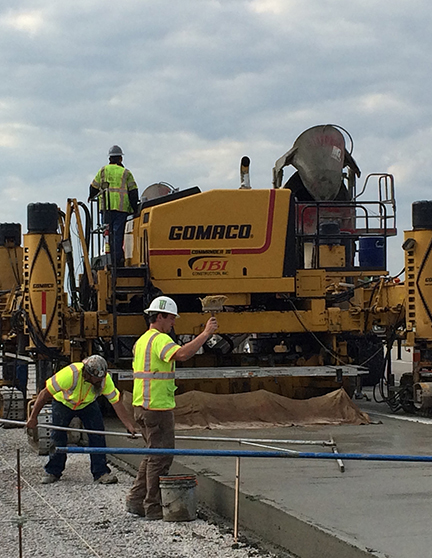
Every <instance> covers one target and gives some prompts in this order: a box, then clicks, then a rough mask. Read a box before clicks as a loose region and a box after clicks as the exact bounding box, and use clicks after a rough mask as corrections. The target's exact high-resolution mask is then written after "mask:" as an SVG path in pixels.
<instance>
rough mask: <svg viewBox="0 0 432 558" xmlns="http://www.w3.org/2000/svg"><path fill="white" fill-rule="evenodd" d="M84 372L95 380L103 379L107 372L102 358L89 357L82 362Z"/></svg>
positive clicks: (97, 356) (96, 356)
mask: <svg viewBox="0 0 432 558" xmlns="http://www.w3.org/2000/svg"><path fill="white" fill-rule="evenodd" d="M83 364H84V370H85V371H86V372H88V373H89V374H90V376H94V377H95V378H105V376H106V375H107V371H108V364H107V361H106V360H105V359H104V357H101V356H100V355H91V356H89V357H87V358H85V359H84V360H83Z"/></svg>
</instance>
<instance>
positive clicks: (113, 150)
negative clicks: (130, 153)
mask: <svg viewBox="0 0 432 558" xmlns="http://www.w3.org/2000/svg"><path fill="white" fill-rule="evenodd" d="M123 155H124V153H123V151H122V148H121V147H119V146H118V145H113V146H112V147H110V148H109V151H108V157H119V156H120V157H123Z"/></svg>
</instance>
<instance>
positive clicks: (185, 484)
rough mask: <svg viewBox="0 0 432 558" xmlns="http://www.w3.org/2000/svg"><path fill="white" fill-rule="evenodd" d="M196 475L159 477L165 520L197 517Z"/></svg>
mask: <svg viewBox="0 0 432 558" xmlns="http://www.w3.org/2000/svg"><path fill="white" fill-rule="evenodd" d="M196 485H197V480H196V476H195V475H167V476H166V477H159V486H160V489H161V498H162V514H163V520H164V521H193V520H194V519H196Z"/></svg>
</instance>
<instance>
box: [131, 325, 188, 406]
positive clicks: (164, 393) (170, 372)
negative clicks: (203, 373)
mask: <svg viewBox="0 0 432 558" xmlns="http://www.w3.org/2000/svg"><path fill="white" fill-rule="evenodd" d="M179 349H180V345H177V343H174V341H173V340H172V339H171V337H170V336H169V335H167V334H166V333H161V332H160V331H158V330H157V329H155V328H152V329H149V330H147V331H146V332H145V333H144V334H143V335H141V337H140V338H139V339H138V341H137V342H136V345H135V354H134V361H133V371H134V375H133V377H134V384H133V398H132V405H133V406H134V407H144V409H151V410H153V411H166V410H167V409H174V407H175V399H174V391H175V390H176V386H175V381H174V378H175V361H171V360H170V359H171V357H172V356H173V355H174V354H175V353H176V352H177V351H178V350H179Z"/></svg>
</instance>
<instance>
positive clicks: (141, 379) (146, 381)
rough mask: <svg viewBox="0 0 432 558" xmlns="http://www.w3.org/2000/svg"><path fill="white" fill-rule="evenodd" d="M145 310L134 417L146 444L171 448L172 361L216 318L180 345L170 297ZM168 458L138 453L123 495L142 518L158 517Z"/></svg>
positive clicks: (196, 345) (198, 341) (208, 332)
mask: <svg viewBox="0 0 432 558" xmlns="http://www.w3.org/2000/svg"><path fill="white" fill-rule="evenodd" d="M144 312H145V313H146V314H147V315H148V316H149V322H150V326H149V329H148V330H147V331H146V332H145V333H144V334H143V335H142V336H141V337H140V338H139V339H138V341H137V342H136V345H135V348H134V361H133V370H134V385H133V400H132V404H133V407H134V417H135V420H136V422H137V423H138V424H139V426H140V427H141V432H142V435H143V438H144V442H145V443H146V446H147V447H148V448H174V411H173V409H174V407H175V400H174V391H175V389H176V386H175V381H174V378H175V361H185V360H188V359H190V358H191V357H192V356H193V355H194V354H195V353H196V352H197V351H198V349H200V348H201V347H202V346H203V345H204V343H205V342H206V341H207V339H209V338H210V337H211V336H212V335H213V333H214V332H215V331H216V329H217V327H218V324H217V321H216V318H210V319H209V320H208V321H207V323H206V325H205V328H204V331H203V332H202V333H200V334H199V335H198V336H197V337H195V339H193V340H192V341H190V342H189V343H186V344H185V345H183V346H180V345H177V343H174V341H173V340H172V339H171V337H170V336H169V335H168V334H169V333H170V332H171V330H172V328H173V326H174V322H175V319H176V318H178V317H179V316H178V314H177V305H176V303H175V302H174V301H173V300H172V299H171V298H168V297H167V296H159V297H157V298H155V299H154V300H153V301H152V303H151V304H150V306H149V308H147V309H146V310H144ZM172 461H173V456H172V455H148V456H145V457H144V458H143V460H142V461H141V464H140V466H139V470H138V474H137V476H136V478H135V482H134V484H133V487H132V489H131V490H130V492H129V494H128V496H127V498H126V510H127V511H128V512H130V513H133V514H136V515H140V516H143V517H144V516H145V517H146V519H162V505H161V493H160V488H159V477H160V476H163V475H166V474H168V471H169V468H170V466H171V463H172Z"/></svg>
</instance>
